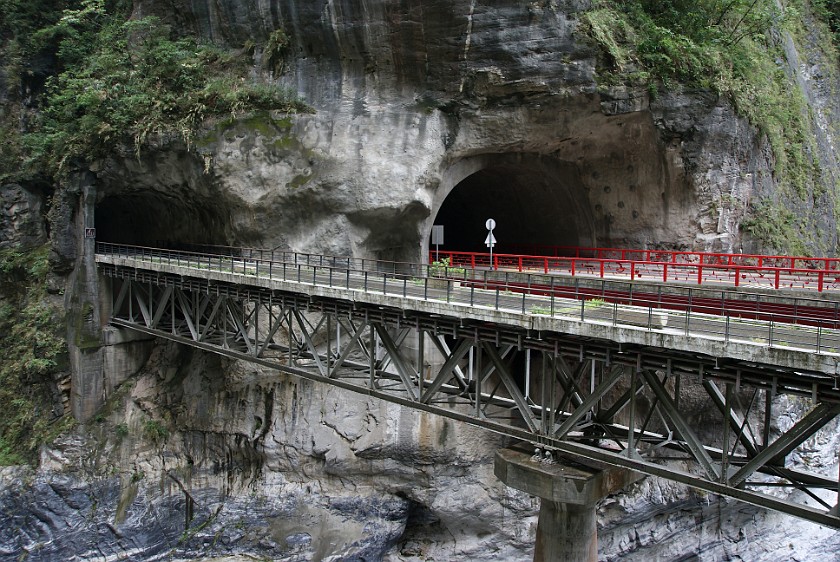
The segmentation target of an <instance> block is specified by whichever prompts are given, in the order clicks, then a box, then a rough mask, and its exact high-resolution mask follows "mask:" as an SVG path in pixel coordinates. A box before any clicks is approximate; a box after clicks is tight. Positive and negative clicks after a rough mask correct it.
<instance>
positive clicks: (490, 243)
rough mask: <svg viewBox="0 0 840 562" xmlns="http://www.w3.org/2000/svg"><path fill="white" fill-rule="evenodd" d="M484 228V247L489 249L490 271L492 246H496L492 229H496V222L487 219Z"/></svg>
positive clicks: (491, 266) (491, 267)
mask: <svg viewBox="0 0 840 562" xmlns="http://www.w3.org/2000/svg"><path fill="white" fill-rule="evenodd" d="M484 226H486V227H487V231H488V232H487V238H485V239H484V245H485V246H487V247H488V248H490V269H494V268H493V246H495V245H496V237H495V236H493V229H494V228H496V221H494V220H493V219H487V222H485V223H484Z"/></svg>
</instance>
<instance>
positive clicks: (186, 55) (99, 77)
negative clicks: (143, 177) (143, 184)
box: [0, 0, 309, 177]
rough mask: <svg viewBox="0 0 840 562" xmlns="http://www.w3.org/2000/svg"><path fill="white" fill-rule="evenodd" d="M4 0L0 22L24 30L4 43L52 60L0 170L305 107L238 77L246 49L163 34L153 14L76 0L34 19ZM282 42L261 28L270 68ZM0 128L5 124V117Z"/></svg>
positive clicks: (85, 158) (65, 162)
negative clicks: (211, 122) (129, 13)
mask: <svg viewBox="0 0 840 562" xmlns="http://www.w3.org/2000/svg"><path fill="white" fill-rule="evenodd" d="M4 4H10V5H12V4H13V5H15V7H17V8H14V7H13V8H14V9H12V12H11V13H10V14H7V15H6V16H5V17H4V18H3V20H2V21H0V24H2V27H0V29H3V28H6V26H9V25H11V24H13V23H15V24H17V22H18V21H21V20H25V21H24V23H22V24H21V26H22V29H28V30H30V33H29V35H27V36H26V38H24V37H23V35H22V34H18V35H15V36H14V37H11V38H10V39H8V40H7V41H6V43H5V47H4V50H5V51H6V52H7V53H9V52H20V51H23V50H26V51H28V52H39V51H40V52H49V53H53V54H54V56H55V59H56V68H55V69H54V71H55V73H54V74H53V75H52V76H50V77H49V79H47V81H46V83H45V85H44V89H43V95H42V97H41V108H40V109H41V111H40V112H39V114H38V117H37V119H34V120H33V122H32V123H31V126H30V128H29V130H28V131H26V133H25V134H24V135H23V136H22V138H20V142H19V143H16V144H15V147H14V150H13V151H11V152H9V153H8V154H6V155H4V157H3V158H4V160H3V161H0V166H2V168H0V176H3V175H5V176H6V177H12V175H13V174H14V173H15V172H16V171H18V170H23V173H24V174H29V175H30V176H31V175H35V174H40V173H43V172H45V171H46V172H47V173H48V174H49V175H53V176H55V175H60V174H61V173H63V172H66V171H68V169H70V168H72V167H75V166H78V165H82V164H89V163H91V162H93V161H95V160H97V159H99V158H102V157H104V156H107V155H108V154H111V153H114V152H115V151H124V150H126V149H132V150H133V151H134V152H136V153H138V154H139V152H140V151H141V150H142V149H143V147H144V146H145V145H146V143H147V142H148V141H150V140H153V139H154V140H157V141H163V142H165V141H167V140H169V139H170V138H173V137H174V138H181V139H183V140H184V141H185V142H186V143H187V144H188V145H190V144H191V142H192V139H193V137H194V135H195V133H196V132H197V131H198V130H200V128H201V127H202V125H203V124H204V123H205V121H206V120H207V119H208V118H211V117H216V116H225V115H227V116H239V115H244V114H246V113H247V112H250V111H253V110H260V109H261V110H280V111H286V112H295V111H308V110H309V109H308V107H307V106H306V105H305V104H304V103H303V102H302V101H301V100H300V99H299V98H298V97H297V95H296V94H294V93H292V92H289V91H287V90H284V89H282V88H279V87H277V86H274V85H271V84H267V83H259V82H255V81H253V80H251V79H248V78H247V74H248V64H249V55H248V50H247V49H243V50H240V51H235V52H231V51H224V50H221V49H219V48H216V47H214V46H211V45H205V44H200V43H198V42H197V41H196V40H195V39H194V38H191V37H181V38H173V34H172V31H171V30H170V29H169V27H168V26H166V25H163V24H162V23H161V22H160V21H159V20H158V19H156V18H154V17H146V18H142V19H138V20H128V21H126V15H125V13H124V11H123V10H122V9H121V8H120V6H119V4H114V3H112V2H106V1H105V0H77V1H75V2H67V4H66V5H65V9H64V10H63V11H60V12H58V13H57V12H56V10H51V11H48V13H47V14H46V15H45V16H44V17H38V18H36V17H35V16H34V15H33V14H31V13H30V12H29V11H28V10H25V9H23V8H20V6H23V4H22V2H21V3H20V6H18V2H17V1H16V0H0V7H2V6H3V5H4ZM18 8H19V9H18ZM5 35H9V33H8V32H7V33H6V34H5ZM287 45H288V38H286V37H285V33H284V32H283V31H282V30H277V31H275V32H274V33H272V34H271V35H270V37H269V40H268V41H267V45H266V50H268V52H267V54H266V56H267V59H266V60H267V61H268V63H269V64H271V65H272V67H275V68H277V67H279V65H280V64H281V58H282V55H283V53H284V49H285V47H286V46H287ZM14 64H20V63H19V62H17V63H14V62H13V63H9V65H14ZM9 65H7V68H8V67H9ZM0 128H2V129H3V132H4V133H5V132H7V130H8V129H10V128H11V127H10V123H9V122H8V119H7V120H6V122H5V126H4V123H3V122H2V121H0ZM10 138H14V137H10ZM18 173H20V172H18Z"/></svg>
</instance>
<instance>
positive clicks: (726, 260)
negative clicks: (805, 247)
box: [507, 244, 840, 271]
mask: <svg viewBox="0 0 840 562" xmlns="http://www.w3.org/2000/svg"><path fill="white" fill-rule="evenodd" d="M507 247H509V248H511V249H513V250H514V251H513V252H509V253H510V254H526V255H532V256H549V257H573V258H595V259H605V260H631V261H646V262H668V263H682V264H701V265H742V266H756V267H781V268H791V269H797V268H798V269H823V270H826V271H837V270H840V258H829V257H812V256H782V255H766V254H743V253H738V254H733V253H726V252H699V251H690V250H656V249H644V250H643V249H638V248H607V247H603V248H597V247H584V246H552V245H546V244H509V245H507Z"/></svg>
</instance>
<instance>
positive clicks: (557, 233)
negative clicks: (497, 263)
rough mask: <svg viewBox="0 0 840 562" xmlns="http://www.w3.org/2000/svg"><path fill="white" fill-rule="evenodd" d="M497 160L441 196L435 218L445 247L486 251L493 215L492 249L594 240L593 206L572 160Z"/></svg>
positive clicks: (515, 250)
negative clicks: (488, 221) (444, 195)
mask: <svg viewBox="0 0 840 562" xmlns="http://www.w3.org/2000/svg"><path fill="white" fill-rule="evenodd" d="M495 160H496V162H494V163H491V164H489V165H487V166H485V167H483V168H482V169H480V170H478V171H477V172H475V173H473V174H471V175H469V176H467V177H466V178H464V179H463V180H462V181H461V182H460V183H458V184H457V185H456V186H455V187H454V188H453V189H452V191H451V192H450V193H449V194H448V195H447V197H446V199H445V200H444V201H443V203H442V205H441V207H440V210H439V211H438V213H437V216H436V217H435V221H434V224H435V225H443V227H444V244H443V245H442V246H441V250H450V251H468V252H487V251H488V248H487V246H486V245H485V239H486V237H487V234H488V232H487V228H486V222H487V219H490V218H492V219H494V221H495V223H496V227H495V229H494V231H493V234H494V237H495V239H496V245H495V246H494V248H493V251H494V252H498V253H521V252H526V251H529V250H532V249H534V248H536V247H539V246H581V245H590V244H592V242H593V238H594V234H593V231H594V223H593V219H592V211H591V209H590V208H589V199H588V197H587V194H586V189H585V188H584V186H583V184H582V182H581V181H580V178H579V177H578V172H577V170H576V168H575V167H574V166H573V165H571V164H569V163H564V162H559V161H556V160H552V159H550V158H546V157H539V156H527V155H514V156H512V157H505V156H499V157H497V158H495ZM430 242H431V237H430ZM431 249H432V250H434V249H435V248H434V246H432V247H431Z"/></svg>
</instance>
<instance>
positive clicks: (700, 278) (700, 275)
mask: <svg viewBox="0 0 840 562" xmlns="http://www.w3.org/2000/svg"><path fill="white" fill-rule="evenodd" d="M697 284H698V285H702V284H703V266H702V265H698V266H697Z"/></svg>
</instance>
